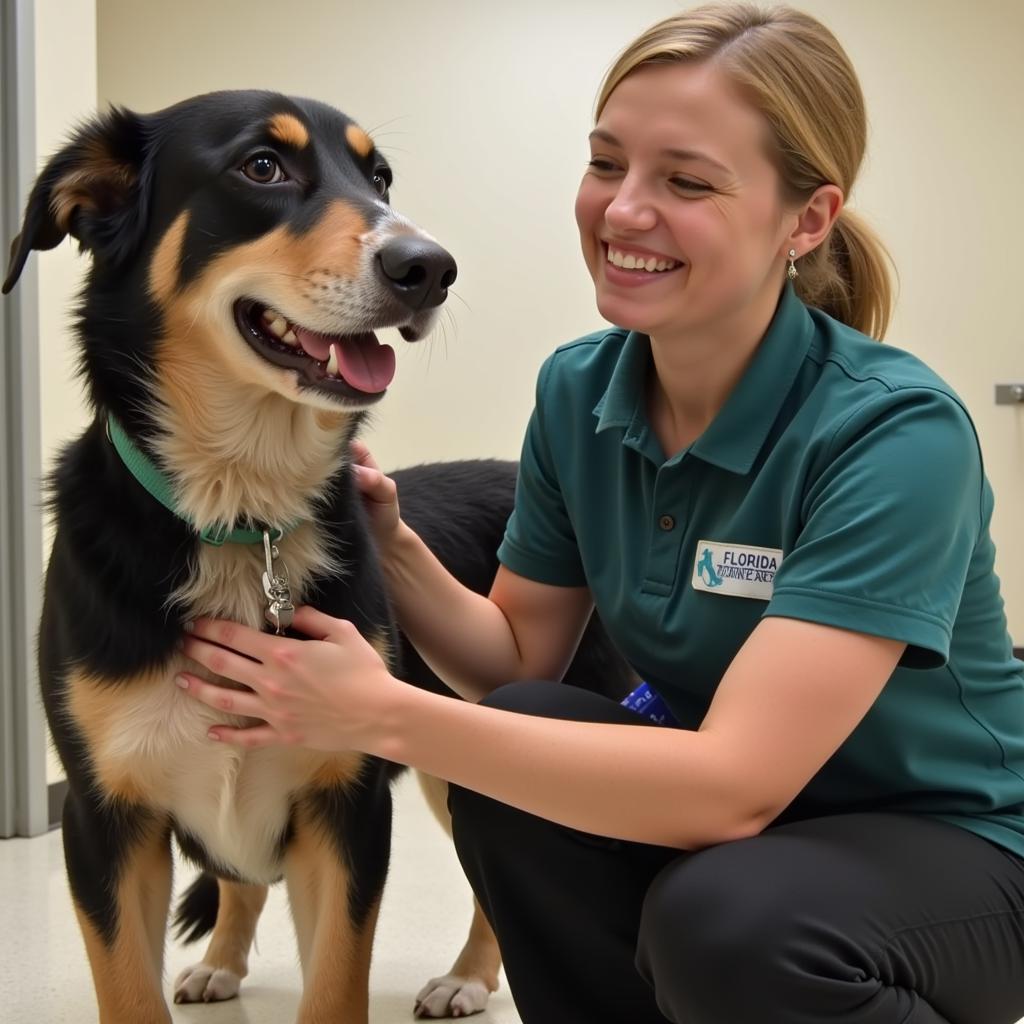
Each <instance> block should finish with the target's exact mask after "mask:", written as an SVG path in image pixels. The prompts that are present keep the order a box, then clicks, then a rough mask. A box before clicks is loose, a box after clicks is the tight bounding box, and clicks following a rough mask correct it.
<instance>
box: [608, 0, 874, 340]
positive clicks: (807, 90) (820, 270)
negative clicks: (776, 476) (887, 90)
mask: <svg viewBox="0 0 1024 1024" xmlns="http://www.w3.org/2000/svg"><path fill="white" fill-rule="evenodd" d="M712 59H713V60H714V61H715V62H716V64H717V66H719V67H720V68H721V69H722V70H723V71H724V72H725V73H726V74H727V75H728V76H729V77H730V79H731V80H732V81H733V82H734V83H735V84H736V85H737V87H738V88H739V90H740V92H741V95H743V97H744V98H745V99H746V100H747V101H748V102H749V103H750V104H751V105H752V106H753V107H754V108H755V109H756V110H758V111H759V112H760V113H761V114H762V115H763V117H764V118H765V120H766V121H767V122H768V125H769V127H770V129H771V133H772V137H773V146H772V150H771V153H770V156H771V158H772V160H773V161H774V163H775V165H776V167H777V169H778V171H779V176H780V178H781V181H782V191H783V199H784V200H785V201H787V202H788V203H792V204H793V205H797V204H799V203H800V202H803V201H806V200H807V199H809V198H810V196H811V195H812V194H813V193H814V191H815V190H816V189H817V188H819V187H820V186H821V185H825V184H833V185H837V186H838V187H839V188H840V189H841V190H842V192H843V195H844V196H848V195H849V194H850V192H851V190H852V189H853V184H854V181H855V180H856V177H857V172H858V171H859V170H860V165H861V161H862V159H863V157H864V149H865V146H866V140H867V116H866V114H865V110H864V96H863V94H862V92H861V89H860V83H859V82H858V81H857V75H856V72H855V71H854V70H853V65H852V64H851V63H850V60H849V58H848V57H847V55H846V53H845V52H844V50H843V48H842V47H841V46H840V45H839V42H838V40H837V39H836V38H835V36H834V35H832V33H831V32H830V31H829V30H828V29H827V28H825V26H824V25H822V24H821V23H820V22H819V21H817V20H816V19H814V18H812V17H811V16H810V15H808V14H804V13H802V12H800V11H795V10H793V9H792V8H789V7H775V8H771V9H767V10H762V9H760V8H758V7H756V6H754V5H753V4H748V3H725V4H708V5H706V6H702V7H697V8H694V9H693V10H690V11H684V12H683V13H681V14H677V15H674V16H673V17H670V18H666V19H665V20H664V21H660V22H658V24H656V25H653V26H652V27H651V28H649V29H648V30H647V31H646V32H644V33H643V34H642V35H641V36H640V37H639V38H638V39H636V40H635V41H634V42H633V43H631V44H630V45H629V46H628V47H627V48H626V49H625V50H624V51H623V52H622V54H621V55H620V56H619V57H618V59H617V60H616V61H615V63H614V64H613V65H612V67H611V70H610V71H609V72H608V74H607V75H606V76H605V80H604V82H603V83H602V86H601V91H600V93H599V95H598V99H597V117H600V116H601V111H602V110H603V109H604V106H605V104H606V103H607V102H608V97H609V96H610V95H611V94H612V92H613V91H614V90H615V88H616V86H618V85H619V83H620V82H621V81H622V80H623V79H624V78H625V77H626V76H627V75H630V74H632V73H633V72H634V71H636V70H637V69H638V68H641V67H645V66H648V65H651V64H670V63H682V62H693V63H696V62H699V61H707V60H712ZM891 266H892V260H891V258H890V256H889V253H888V252H887V250H886V249H885V246H884V245H883V244H882V242H881V241H880V239H879V238H878V237H877V235H876V234H875V233H874V231H873V230H872V229H871V228H870V227H868V225H867V224H866V223H865V222H864V221H863V220H862V219H861V218H860V217H858V216H857V215H856V214H854V213H852V212H850V211H849V210H846V209H844V210H843V211H842V213H841V214H840V216H839V218H838V220H837V221H836V223H835V225H834V226H833V228H832V231H831V232H830V233H829V236H828V238H827V239H826V240H825V241H824V242H823V243H822V244H821V245H820V246H818V248H817V249H815V250H813V251H812V252H810V253H808V254H807V255H806V256H804V257H803V258H802V259H801V260H800V265H799V277H797V279H796V281H795V282H794V283H795V287H796V291H797V294H798V295H799V296H800V298H801V299H803V301H804V302H806V303H807V304H808V305H810V306H816V307H817V308H819V309H822V310H824V311H825V312H826V313H828V314H830V315H831V316H834V317H835V318H836V319H837V320H841V321H842V322H843V323H845V324H848V325H849V326H851V327H854V328H856V329H857V330H859V331H863V332H864V333H865V334H869V335H871V336H872V337H875V338H879V339H881V338H883V337H884V336H885V331H886V328H887V327H888V325H889V318H890V316H891V314H892V306H893V282H892V277H891V275H890V267H891Z"/></svg>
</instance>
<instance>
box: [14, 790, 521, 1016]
mask: <svg viewBox="0 0 1024 1024" xmlns="http://www.w3.org/2000/svg"><path fill="white" fill-rule="evenodd" d="M395 797H396V799H395V827H394V850H393V855H392V861H391V873H390V875H389V878H388V884H387V888H386V889H385V894H384V902H383V906H382V908H381V916H380V923H379V926H378V929H377V942H376V946H375V950H374V961H373V967H372V970H371V976H370V1003H371V1011H370V1021H371V1024H406V1022H409V1021H411V1020H412V1019H413V1017H412V1006H413V997H414V996H415V995H416V993H417V992H418V991H419V989H420V987H421V986H422V985H423V984H424V982H426V981H427V979H428V978H431V977H434V976H435V975H438V974H444V973H445V972H447V970H448V968H449V967H450V966H451V963H452V961H453V960H454V958H455V956H456V954H457V953H458V951H459V949H460V948H461V947H462V943H463V941H464V939H465V937H466V931H467V929H468V927H469V920H470V916H471V911H472V902H471V896H470V891H469V886H468V885H467V883H466V880H465V878H464V877H463V875H462V872H461V869H460V867H459V864H458V861H457V859H456V857H455V851H454V850H453V849H452V845H451V842H450V840H449V839H448V837H447V836H446V835H445V834H444V833H443V832H442V831H441V828H440V826H439V825H438V824H437V823H436V822H435V821H434V819H433V817H432V816H431V814H430V812H429V810H428V809H427V807H426V804H425V803H424V801H423V799H422V797H421V796H420V794H419V787H418V785H417V784H416V781H415V779H414V778H413V777H412V774H411V773H408V774H407V775H406V776H405V777H404V778H403V779H402V780H401V781H400V782H399V783H398V785H397V786H396V792H395ZM192 877H193V872H192V870H191V869H189V868H187V867H186V868H183V869H182V871H180V872H179V874H178V877H177V879H176V882H177V884H178V886H180V887H184V886H185V885H187V884H188V882H189V881H190V880H191V878H192ZM0 913H2V918H0V922H2V923H0V929H2V930H0V1020H3V1021H4V1024H95V1021H96V1019H97V1017H96V1003H95V998H94V996H93V991H92V982H91V979H90V976H89V967H88V963H87V961H86V957H85V949H84V947H83V945H82V940H81V938H80V935H79V931H78V924H77V921H76V920H75V915H74V911H73V910H72V906H71V899H70V896H69V895H68V889H67V882H66V880H65V875H64V859H63V851H62V849H61V839H60V833H59V832H53V833H50V834H49V835H47V836H41V837H39V838H37V839H12V840H7V841H0ZM256 942H257V951H256V952H255V953H254V954H253V956H252V957H251V958H250V973H249V977H248V978H247V979H246V980H245V981H244V982H243V987H242V995H241V997H240V998H239V999H235V1000H231V1001H230V1002H226V1003H220V1004H214V1005H201V1006H200V1005H192V1006H172V1007H171V1017H172V1019H173V1021H174V1022H175V1024H186V1022H187V1024H288V1022H289V1021H291V1020H293V1019H294V1013H295V1008H296V1006H297V1004H298V999H299V988H300V981H299V968H298V958H297V954H296V951H295V937H294V932H293V929H292V924H291V918H290V916H289V914H288V910H287V905H286V901H285V893H284V887H283V886H276V887H275V888H274V890H273V891H272V892H271V896H270V899H269V900H268V901H267V907H266V910H265V911H264V912H263V915H262V917H261V918H260V924H259V928H258V931H257V939H256ZM203 948H204V947H203V944H202V942H199V943H196V944H195V945H194V946H191V947H182V946H180V945H177V944H173V943H172V944H170V945H169V946H168V950H167V970H166V979H165V984H164V991H165V994H167V995H168V997H170V983H171V981H172V980H173V979H174V977H175V975H176V974H177V973H178V971H179V970H181V969H182V968H183V967H186V966H187V965H188V964H190V963H193V962H195V961H196V960H198V959H199V957H200V956H201V955H202V952H203ZM473 1019H474V1021H478V1022H480V1024H520V1021H519V1016H518V1014H517V1013H516V1012H515V1008H514V1006H513V1004H512V1000H511V998H510V997H509V994H508V988H507V986H506V985H505V984H504V979H502V988H501V989H500V990H499V991H498V992H497V993H495V994H494V995H493V996H491V1005H490V1008H489V1009H488V1010H487V1012H486V1013H484V1014H480V1015H478V1016H476V1017H475V1018H473Z"/></svg>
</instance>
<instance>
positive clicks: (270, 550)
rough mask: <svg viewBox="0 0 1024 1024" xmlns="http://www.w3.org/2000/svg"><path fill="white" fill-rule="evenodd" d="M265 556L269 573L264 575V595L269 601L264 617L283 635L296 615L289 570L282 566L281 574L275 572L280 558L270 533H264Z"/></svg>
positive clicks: (275, 630) (265, 531)
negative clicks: (275, 563)
mask: <svg viewBox="0 0 1024 1024" xmlns="http://www.w3.org/2000/svg"><path fill="white" fill-rule="evenodd" d="M263 554H264V557H265V559H266V563H267V571H266V572H265V573H264V574H263V594H264V596H265V597H266V599H267V610H266V611H265V612H264V614H263V617H264V618H265V619H266V620H267V623H268V625H271V626H273V627H274V632H275V633H277V634H278V635H280V634H282V633H283V632H284V631H285V630H286V629H287V628H288V627H289V626H290V625H291V624H292V617H293V615H294V614H295V605H293V604H292V593H291V589H290V587H289V586H288V570H287V569H286V568H285V567H284V566H283V565H282V566H281V572H280V573H277V572H275V571H274V559H275V558H277V557H278V551H277V548H276V547H274V545H273V544H272V543H271V542H270V531H269V530H264V531H263Z"/></svg>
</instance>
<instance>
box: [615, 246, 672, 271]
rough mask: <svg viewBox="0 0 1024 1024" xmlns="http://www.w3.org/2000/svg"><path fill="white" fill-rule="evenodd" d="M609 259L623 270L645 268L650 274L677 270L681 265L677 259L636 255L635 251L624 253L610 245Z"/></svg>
mask: <svg viewBox="0 0 1024 1024" xmlns="http://www.w3.org/2000/svg"><path fill="white" fill-rule="evenodd" d="M607 259H608V262H609V263H613V264H615V266H617V267H621V268H622V269H623V270H645V271H646V272H647V273H649V274H660V273H663V272H664V271H666V270H675V268H676V267H678V266H679V262H678V261H677V260H667V259H662V258H659V257H657V256H648V257H647V258H646V259H644V257H643V256H634V255H633V253H631V252H630V253H623V252H620V251H619V250H618V249H613V248H612V247H611V246H608V252H607Z"/></svg>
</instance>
